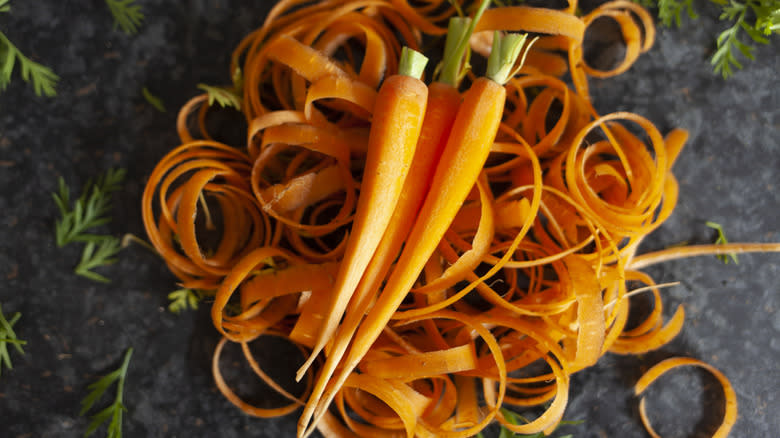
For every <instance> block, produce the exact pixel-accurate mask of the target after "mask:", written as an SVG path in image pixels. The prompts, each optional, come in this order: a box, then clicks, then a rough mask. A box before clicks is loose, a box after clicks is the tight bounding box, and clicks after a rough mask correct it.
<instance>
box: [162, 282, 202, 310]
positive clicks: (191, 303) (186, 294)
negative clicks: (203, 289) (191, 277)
mask: <svg viewBox="0 0 780 438" xmlns="http://www.w3.org/2000/svg"><path fill="white" fill-rule="evenodd" d="M202 297H203V295H202V294H201V293H200V292H199V291H197V290H194V289H187V288H182V289H178V290H175V291H173V292H171V293H169V294H168V299H169V300H170V301H171V302H170V303H169V304H168V311H170V312H171V313H175V314H177V315H178V314H179V313H181V312H182V311H184V310H187V309H193V310H196V309H197V308H198V303H199V302H200V300H201V299H202Z"/></svg>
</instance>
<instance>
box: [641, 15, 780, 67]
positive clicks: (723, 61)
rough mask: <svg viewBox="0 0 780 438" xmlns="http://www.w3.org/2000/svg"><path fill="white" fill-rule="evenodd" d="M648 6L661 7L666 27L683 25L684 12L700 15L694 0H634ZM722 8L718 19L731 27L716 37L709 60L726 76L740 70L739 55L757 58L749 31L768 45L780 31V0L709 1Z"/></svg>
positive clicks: (660, 17) (755, 41)
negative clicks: (749, 40) (744, 35)
mask: <svg viewBox="0 0 780 438" xmlns="http://www.w3.org/2000/svg"><path fill="white" fill-rule="evenodd" d="M633 1H634V2H635V3H639V4H641V5H643V6H645V7H656V8H658V18H659V19H660V20H661V23H662V24H663V25H664V26H667V27H670V26H672V24H674V25H676V26H677V27H678V28H679V27H682V20H683V19H682V15H683V12H685V13H686V14H687V15H688V17H690V18H691V19H696V18H698V14H697V13H696V11H695V10H694V7H693V0H633ZM710 3H714V4H715V5H717V6H718V7H719V8H720V16H719V18H720V19H721V20H722V21H727V22H729V23H730V26H729V27H728V28H727V29H725V30H723V31H722V32H721V33H720V34H719V35H718V37H717V38H716V39H715V42H716V45H717V48H716V50H715V53H714V54H713V55H712V58H711V59H710V63H711V64H712V67H713V70H714V71H715V73H719V74H720V75H722V76H723V78H729V77H731V76H732V75H733V74H734V69H735V68H736V69H741V68H742V63H741V62H740V60H739V58H738V57H737V53H740V54H741V55H742V56H743V57H745V58H747V59H749V60H754V59H755V56H754V53H753V52H754V50H755V47H754V46H753V45H752V44H748V43H745V42H744V37H743V34H746V35H747V36H749V37H750V39H751V40H752V41H753V42H754V43H758V44H769V36H771V35H772V34H777V33H780V0H710Z"/></svg>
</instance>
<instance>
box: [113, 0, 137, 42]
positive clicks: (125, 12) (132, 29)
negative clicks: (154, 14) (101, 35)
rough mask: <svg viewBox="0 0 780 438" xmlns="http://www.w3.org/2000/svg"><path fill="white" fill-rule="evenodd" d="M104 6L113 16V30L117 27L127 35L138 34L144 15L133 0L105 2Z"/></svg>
mask: <svg viewBox="0 0 780 438" xmlns="http://www.w3.org/2000/svg"><path fill="white" fill-rule="evenodd" d="M106 4H107V5H108V8H109V9H110V10H111V15H113V16H114V29H116V28H117V27H118V28H120V29H122V31H123V32H124V33H126V34H128V35H133V34H135V33H137V32H138V28H139V27H140V26H141V22H142V21H144V14H143V12H142V11H141V7H140V6H138V5H137V4H136V3H135V0H106Z"/></svg>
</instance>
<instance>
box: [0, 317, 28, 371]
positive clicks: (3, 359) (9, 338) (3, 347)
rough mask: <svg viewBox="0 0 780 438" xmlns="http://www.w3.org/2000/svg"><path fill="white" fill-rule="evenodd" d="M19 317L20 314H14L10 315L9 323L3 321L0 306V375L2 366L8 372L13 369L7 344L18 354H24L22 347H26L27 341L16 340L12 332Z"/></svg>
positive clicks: (5, 320)
mask: <svg viewBox="0 0 780 438" xmlns="http://www.w3.org/2000/svg"><path fill="white" fill-rule="evenodd" d="M21 317H22V314H21V313H19V312H16V313H14V314H13V315H11V320H10V321H9V320H7V319H5V315H4V314H3V307H2V306H0V374H2V371H3V366H4V365H5V367H6V368H8V369H9V370H10V369H13V364H12V363H11V356H10V352H9V351H8V344H11V345H12V346H13V348H14V349H16V351H17V352H19V353H20V354H24V349H23V348H22V346H23V345H26V344H27V341H23V340H21V339H19V338H17V337H16V333H15V332H14V324H16V322H17V321H19V318H21Z"/></svg>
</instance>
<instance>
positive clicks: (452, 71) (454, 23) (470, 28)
mask: <svg viewBox="0 0 780 438" xmlns="http://www.w3.org/2000/svg"><path fill="white" fill-rule="evenodd" d="M490 2H491V0H482V3H480V4H479V8H478V9H477V11H476V12H475V13H474V17H473V18H468V17H452V18H450V22H449V25H448V26H447V39H446V40H445V42H444V55H443V57H442V62H441V64H440V65H439V78H438V81H439V82H443V83H445V84H448V85H451V86H453V87H457V86H458V84H460V81H461V79H463V76H465V74H466V71H467V70H468V69H469V58H470V53H471V52H470V50H469V39H470V38H471V35H472V34H473V33H474V29H475V28H476V26H477V22H479V19H480V18H481V17H482V13H483V12H485V9H487V7H488V5H489V4H490Z"/></svg>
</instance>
